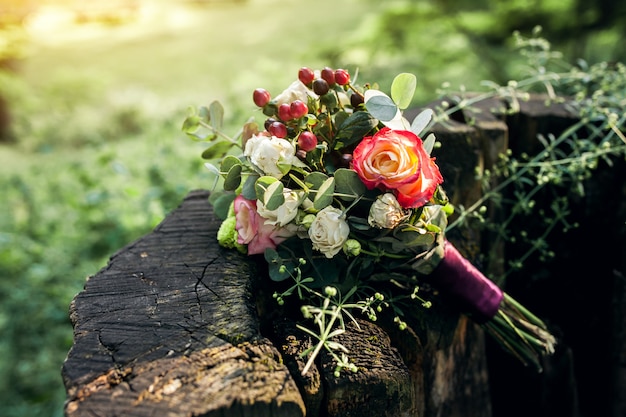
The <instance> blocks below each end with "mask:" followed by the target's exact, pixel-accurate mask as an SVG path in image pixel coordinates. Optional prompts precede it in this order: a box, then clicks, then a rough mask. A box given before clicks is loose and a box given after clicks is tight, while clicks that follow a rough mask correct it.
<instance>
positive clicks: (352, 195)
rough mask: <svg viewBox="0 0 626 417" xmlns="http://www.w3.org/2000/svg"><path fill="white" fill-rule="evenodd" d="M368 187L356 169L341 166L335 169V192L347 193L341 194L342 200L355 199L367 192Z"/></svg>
mask: <svg viewBox="0 0 626 417" xmlns="http://www.w3.org/2000/svg"><path fill="white" fill-rule="evenodd" d="M366 190H367V188H366V187H365V184H363V181H361V179H360V178H359V175H358V174H357V173H356V171H354V170H352V169H347V168H339V169H338V170H337V171H335V192H336V193H338V194H345V195H341V196H339V198H340V199H342V200H355V199H357V198H359V197H360V196H362V195H363V194H364V193H365V192H366Z"/></svg>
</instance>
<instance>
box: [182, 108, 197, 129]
mask: <svg viewBox="0 0 626 417" xmlns="http://www.w3.org/2000/svg"><path fill="white" fill-rule="evenodd" d="M199 128H200V117H199V116H198V115H197V114H196V113H195V110H193V108H191V109H190V114H189V116H187V117H186V118H185V120H184V121H183V127H182V130H183V132H185V133H194V132H196V131H198V129H199Z"/></svg>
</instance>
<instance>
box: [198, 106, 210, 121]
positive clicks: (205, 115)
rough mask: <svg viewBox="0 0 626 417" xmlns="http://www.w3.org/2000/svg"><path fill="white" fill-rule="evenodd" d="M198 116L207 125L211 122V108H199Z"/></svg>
mask: <svg viewBox="0 0 626 417" xmlns="http://www.w3.org/2000/svg"><path fill="white" fill-rule="evenodd" d="M198 116H199V117H200V120H201V121H203V122H205V123H207V124H208V123H209V122H210V121H211V112H210V111H209V108H208V107H207V106H200V107H199V108H198Z"/></svg>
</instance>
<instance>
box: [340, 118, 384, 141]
mask: <svg viewBox="0 0 626 417" xmlns="http://www.w3.org/2000/svg"><path fill="white" fill-rule="evenodd" d="M377 124H378V120H377V119H376V118H375V117H374V116H372V115H371V114H370V113H368V112H365V111H357V112H354V113H353V114H352V115H351V116H350V117H348V118H347V119H346V120H344V121H343V123H341V124H340V125H339V128H338V129H337V135H336V136H335V139H336V140H337V141H340V142H342V143H343V146H350V145H352V144H354V143H356V142H358V141H359V140H361V139H362V138H363V137H364V136H365V135H367V134H368V133H369V132H370V131H371V130H372V129H374V128H375V127H376V125H377Z"/></svg>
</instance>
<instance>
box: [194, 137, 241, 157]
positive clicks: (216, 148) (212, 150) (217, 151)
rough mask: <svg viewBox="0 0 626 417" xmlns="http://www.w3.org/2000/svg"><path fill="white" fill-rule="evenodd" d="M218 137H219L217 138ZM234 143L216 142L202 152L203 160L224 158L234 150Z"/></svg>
mask: <svg viewBox="0 0 626 417" xmlns="http://www.w3.org/2000/svg"><path fill="white" fill-rule="evenodd" d="M215 137H217V136H215ZM232 146H233V145H232V143H230V142H227V141H215V142H213V143H212V144H211V145H209V147H208V148H206V149H205V150H204V152H202V155H201V156H202V159H217V158H222V157H223V156H224V155H226V153H227V152H228V151H229V150H230V148H232Z"/></svg>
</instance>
